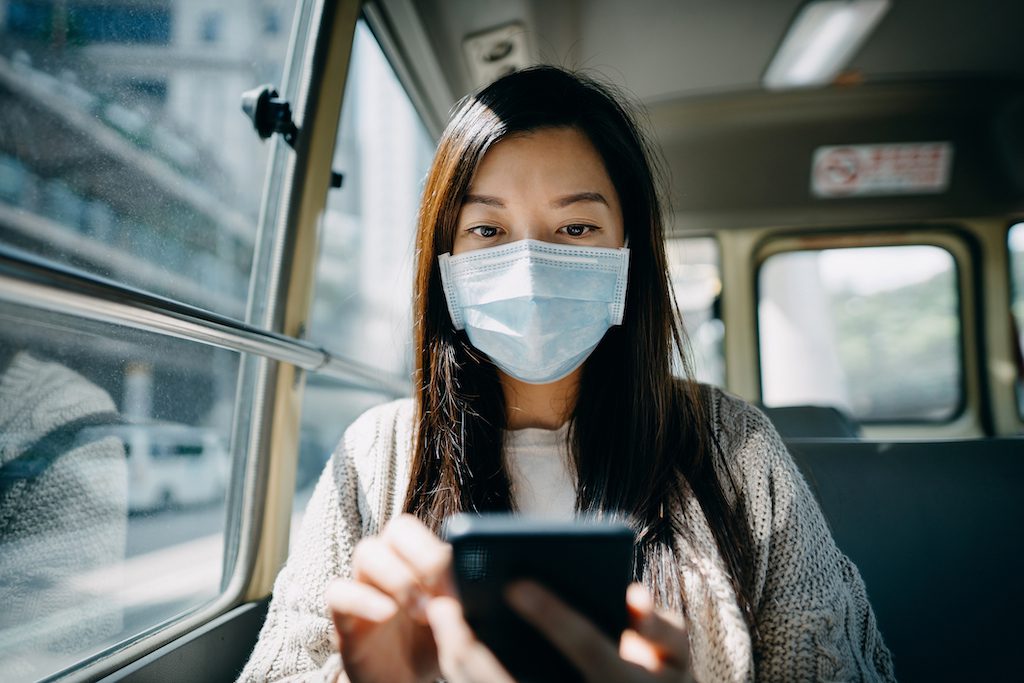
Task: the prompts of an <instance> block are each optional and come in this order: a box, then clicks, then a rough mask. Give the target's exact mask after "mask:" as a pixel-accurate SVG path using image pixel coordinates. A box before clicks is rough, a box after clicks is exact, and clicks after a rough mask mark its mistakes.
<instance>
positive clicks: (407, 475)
mask: <svg viewBox="0 0 1024 683" xmlns="http://www.w3.org/2000/svg"><path fill="white" fill-rule="evenodd" d="M649 159H650V156H649V155H648V154H647V151H646V146H645V143H644V141H643V138H642V137H641V135H640V133H639V131H638V129H637V127H636V126H635V124H634V123H633V122H632V120H631V117H630V116H629V114H628V113H627V112H626V110H625V109H624V107H623V105H622V104H620V102H619V100H618V99H617V98H616V97H615V96H613V95H612V94H611V93H610V92H609V91H608V90H607V89H606V88H605V87H603V86H601V85H598V84H597V83H594V82H592V81H590V80H588V79H585V78H582V77H579V76H576V75H572V74H569V73H567V72H564V71H562V70H559V69H555V68H551V67H539V68H535V69H529V70H526V71H521V72H518V73H516V74H513V75H510V76H506V77H504V78H502V79H500V80H499V81H497V82H495V83H493V84H492V85H490V86H488V87H487V88H485V89H484V90H483V91H482V92H480V93H479V94H478V95H476V96H475V97H472V98H469V99H467V100H466V101H464V102H463V104H462V106H461V107H460V108H459V109H458V111H457V112H456V113H455V114H454V116H453V118H452V120H451V122H450V124H449V126H448V128H447V129H446V131H445V132H444V134H443V135H442V138H441V141H440V144H439V146H438V150H437V155H436V157H435V160H434V163H433V166H432V168H431V171H430V173H429V175H428V178H427V182H426V187H425V190H424V197H423V204H422V208H421V212H420V217H419V232H418V237H417V248H418V261H417V272H416V284H415V305H414V309H415V310H414V320H415V343H414V348H415V350H416V375H415V387H416V395H415V396H414V397H413V399H412V400H404V401H398V402H395V403H391V404H388V405H385V406H380V407H378V408H375V409H373V410H371V411H369V412H368V413H367V414H366V415H364V416H363V417H362V418H360V419H359V420H358V421H357V422H356V423H355V424H353V425H352V426H351V427H350V428H349V430H348V431H347V432H346V435H345V438H344V439H343V440H342V443H341V445H340V446H339V448H338V450H337V451H336V452H335V454H334V456H333V458H332V460H331V463H330V464H329V465H328V467H327V469H326V471H325V473H324V476H323V477H322V478H321V481H320V483H319V485H318V487H317V490H316V493H315V494H314V496H313V498H312V500H311V501H310V504H309V509H308V512H307V515H306V518H305V522H304V528H303V531H302V533H301V535H300V538H299V540H298V547H297V549H296V550H295V551H294V553H293V555H292V557H291V558H290V559H289V561H288V564H287V565H286V567H285V568H284V569H283V570H282V571H281V574H280V576H279V577H278V580H277V582H276V584H275V589H274V600H273V602H272V604H271V607H270V611H269V614H268V617H267V622H266V624H265V625H264V629H263V632H262V633H261V636H260V642H259V644H258V645H257V647H256V650H255V651H254V653H253V657H252V659H251V660H250V662H249V664H248V665H247V667H246V669H245V671H244V672H243V674H242V679H244V680H263V679H266V678H280V677H285V676H289V675H296V674H302V675H301V676H300V677H301V678H309V679H312V680H322V679H326V680H332V679H333V678H334V677H336V676H338V673H339V669H340V668H341V667H342V666H344V669H345V672H344V673H343V674H341V675H342V676H343V677H348V678H349V679H351V680H353V681H402V680H408V681H429V680H433V679H434V678H436V677H438V676H444V677H446V678H448V679H449V680H453V681H462V680H465V681H477V680H479V681H497V680H507V675H506V674H504V672H503V671H502V669H501V667H500V665H499V664H498V663H497V662H496V661H495V660H494V658H493V656H491V654H490V653H489V652H488V651H487V650H486V648H484V647H483V646H482V645H480V644H479V643H478V642H476V641H475V639H474V638H473V636H472V633H471V631H470V630H469V629H468V628H467V627H466V625H465V622H464V620H463V619H462V616H461V610H460V608H459V605H458V602H457V600H455V599H454V598H453V597H452V590H451V586H450V584H449V581H448V578H447V577H448V569H449V553H448V549H447V546H445V545H444V544H443V543H441V542H440V541H438V540H437V539H436V537H435V536H434V535H433V534H432V533H431V532H436V531H437V530H438V528H439V527H440V525H441V523H442V521H443V520H444V518H445V517H446V516H448V515H449V514H452V513H455V512H457V511H461V510H475V511H497V510H519V511H521V512H529V513H535V514H547V515H555V516H569V515H572V514H574V513H576V512H593V511H606V512H607V511H615V512H618V513H623V514H625V515H626V516H627V517H628V518H629V519H631V520H632V523H633V524H634V525H635V528H636V531H637V534H638V539H639V540H638V553H637V555H638V566H637V567H636V577H637V579H638V582H639V584H638V585H635V586H633V587H631V590H630V592H629V594H628V596H627V597H628V603H629V607H630V613H631V617H632V619H633V625H632V626H633V628H632V629H631V630H629V631H627V632H626V634H625V635H624V636H623V640H622V642H621V643H610V642H608V641H607V640H605V639H604V638H603V637H602V636H600V635H599V634H597V633H596V632H595V631H594V630H593V629H592V628H591V627H590V626H589V624H587V623H586V621H585V620H583V619H582V618H580V617H579V616H578V615H576V614H574V613H573V612H572V611H571V610H568V609H567V608H566V607H565V606H564V605H563V604H562V603H560V602H559V601H558V600H557V598H555V597H554V596H551V595H549V594H547V593H545V592H544V591H543V590H542V589H540V588H539V587H537V586H534V585H531V584H525V585H518V586H514V587H513V588H512V589H511V591H510V594H509V599H510V602H511V604H512V605H513V607H515V608H516V609H518V610H519V611H520V612H521V613H522V614H523V616H524V617H525V618H526V619H528V620H529V621H532V622H533V623H535V624H536V625H537V626H538V628H540V629H541V630H542V631H543V632H545V633H546V634H547V635H548V636H549V637H551V638H552V639H553V641H554V642H555V645H556V646H558V647H560V648H561V649H562V650H563V651H564V652H565V653H566V655H567V656H568V657H569V659H570V660H571V661H573V662H575V663H577V665H579V666H580V668H581V670H582V672H583V674H584V676H585V677H586V678H587V680H589V681H604V680H690V679H691V678H693V677H695V678H696V679H697V680H701V681H716V680H751V679H753V678H754V677H755V676H756V677H757V678H760V679H765V680H787V681H795V680H822V679H830V680H849V679H854V678H856V679H868V680H889V679H892V677H893V675H892V665H891V662H890V657H889V653H888V651H887V650H886V649H885V646H884V645H883V644H882V641H881V637H880V635H879V634H878V631H877V628H876V626H875V621H874V616H873V614H872V612H871V608H870V606H869V605H868V602H867V598H866V595H865V592H864V586H863V583H862V581H861V579H860V576H859V575H858V573H857V570H856V568H854V567H853V566H852V564H851V563H850V562H849V560H847V558H846V557H844V556H843V555H842V553H840V552H839V551H838V549H837V548H836V547H835V544H834V543H833V541H832V539H831V537H830V535H829V532H828V529H827V526H826V524H825V522H824V520H823V518H822V516H821V512H820V510H819V509H818V507H817V504H816V503H815V501H814V498H813V497H812V495H811V494H810V492H809V491H808V489H807V486H806V484H805V483H804V481H803V479H802V478H801V477H800V475H799V473H798V471H797V469H796V467H795V465H794V464H793V461H792V460H791V458H790V457H789V455H788V453H787V452H786V450H785V447H784V446H783V445H782V443H781V441H780V439H779V437H778V435H777V434H776V433H775V431H774V430H773V428H772V427H771V425H770V424H769V422H768V421H767V420H766V419H765V418H764V416H763V415H762V414H761V413H760V412H758V411H757V410H755V409H754V408H752V407H750V406H749V405H747V404H745V403H743V402H742V401H740V400H738V399H736V398H733V397H730V396H727V395H725V394H724V393H722V392H721V391H718V390H716V389H712V388H708V387H702V386H700V385H698V384H696V383H695V382H693V381H692V380H680V379H677V378H675V377H674V376H673V372H672V370H673V367H678V366H677V365H676V364H675V363H674V361H673V358H674V357H677V356H681V355H684V354H681V353H679V351H680V350H681V349H683V348H684V347H683V334H682V331H681V329H680V328H679V325H678V322H677V321H678V317H677V316H676V315H675V314H674V313H675V309H674V306H673V303H672V298H671V294H670V289H669V285H668V278H667V274H666V261H665V252H664V247H663V230H662V222H661V216H662V213H661V209H660V206H659V199H658V191H657V188H656V184H655V181H654V175H655V174H654V173H653V170H652V167H651V165H650V161H649ZM684 367H685V364H684ZM403 512H404V513H408V514H405V515H403V514H401V513H403ZM336 577H341V578H340V579H339V580H335V579H336ZM655 606H656V607H655ZM332 626H333V628H332ZM332 640H333V641H334V643H335V646H332V644H331V641H332ZM336 647H340V650H341V655H340V657H339V655H338V654H332V650H334V649H336ZM342 661H343V662H344V664H343V665H342Z"/></svg>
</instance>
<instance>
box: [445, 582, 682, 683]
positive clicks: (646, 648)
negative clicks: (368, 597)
mask: <svg viewBox="0 0 1024 683" xmlns="http://www.w3.org/2000/svg"><path fill="white" fill-rule="evenodd" d="M508 600H509V604H511V605H512V607H513V608H514V609H515V610H516V611H517V612H519V614H520V615H521V616H522V617H523V618H524V619H526V620H527V621H528V622H530V623H531V624H532V625H533V626H534V627H535V628H536V629H537V630H538V631H540V632H541V633H543V634H544V635H545V636H546V637H547V638H548V639H549V640H550V641H551V642H552V643H553V644H554V645H555V647H557V648H558V649H559V650H561V651H562V653H563V654H564V655H565V656H566V658H567V659H568V660H569V661H570V662H572V663H573V664H574V665H575V666H576V667H577V668H578V669H579V670H580V671H581V672H582V673H583V677H584V678H585V679H586V680H587V681H588V683H600V682H604V681H616V682H624V683H625V682H629V683H632V682H634V681H636V682H637V683H654V682H666V681H679V682H684V681H685V682H691V681H693V675H692V672H691V671H690V642H689V637H688V636H687V633H686V626H685V625H684V624H683V621H682V618H679V617H671V616H666V615H661V614H659V613H658V612H656V611H655V610H654V603H653V601H652V600H651V597H650V595H649V594H648V593H647V590H646V589H645V588H644V587H643V586H640V585H639V584H633V585H632V586H630V587H629V590H628V591H627V593H626V604H627V606H628V608H629V614H630V623H631V627H632V628H630V629H628V630H627V631H625V632H624V633H623V634H622V639H621V640H620V642H619V643H618V646H616V644H615V643H613V642H612V641H610V640H608V638H607V636H605V635H604V634H603V633H601V632H600V631H598V630H597V628H595V627H594V625H593V624H591V623H590V622H589V621H588V620H587V619H586V618H584V617H583V616H581V615H580V614H578V613H577V612H576V611H574V610H572V609H571V608H569V607H568V606H566V604H565V603H563V602H562V601H561V600H559V599H558V598H556V597H555V596H554V595H552V594H551V593H549V592H548V591H546V590H544V589H543V588H541V587H540V586H538V585H537V584H534V583H531V582H525V581H524V582H520V583H518V584H515V585H514V586H512V587H511V588H510V589H509V592H508ZM427 617H428V619H429V620H430V626H431V628H432V629H433V631H434V640H435V642H436V644H437V653H438V659H439V661H440V667H441V671H442V673H443V675H444V676H445V678H447V679H448V680H449V681H450V682H451V683H485V682H486V683H491V682H494V683H512V678H511V677H510V676H509V674H508V672H506V671H505V669H504V668H503V667H502V666H501V664H500V663H499V662H498V661H497V659H496V658H495V657H494V655H493V654H492V653H491V651H490V650H488V649H487V647H485V646H484V645H483V644H481V643H480V642H479V641H478V640H477V639H476V637H475V636H474V635H473V632H472V631H471V630H470V628H469V626H468V625H466V622H465V620H464V619H463V616H462V608H461V606H460V605H459V602H458V601H457V600H455V599H454V598H451V597H447V596H443V597H438V598H434V599H432V600H431V601H430V602H429V604H428V605H427Z"/></svg>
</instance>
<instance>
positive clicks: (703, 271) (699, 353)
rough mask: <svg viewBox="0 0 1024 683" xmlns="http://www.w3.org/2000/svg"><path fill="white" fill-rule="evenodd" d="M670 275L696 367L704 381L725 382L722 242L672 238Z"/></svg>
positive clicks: (669, 243) (668, 244) (668, 242)
mask: <svg viewBox="0 0 1024 683" xmlns="http://www.w3.org/2000/svg"><path fill="white" fill-rule="evenodd" d="M665 250H666V256H667V257H668V270H669V278H670V280H671V282H672V289H673V292H674V294H675V297H676V304H677V305H678V306H679V311H680V313H681V314H682V316H683V327H684V329H685V330H686V334H687V336H688V338H689V344H690V353H691V354H692V362H693V370H694V373H695V374H696V376H697V379H699V380H700V381H701V382H707V383H708V384H714V385H717V386H725V350H724V348H723V342H724V339H725V326H724V325H723V323H722V311H721V300H722V299H721V296H722V275H721V261H720V258H719V251H718V242H717V241H716V240H715V239H714V238H713V237H681V238H670V239H668V240H666V243H665Z"/></svg>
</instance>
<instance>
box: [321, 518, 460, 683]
mask: <svg viewBox="0 0 1024 683" xmlns="http://www.w3.org/2000/svg"><path fill="white" fill-rule="evenodd" d="M450 572H451V546H449V545H447V544H446V543H443V542H441V541H440V540H439V539H438V538H437V537H436V536H435V535H434V534H433V533H432V532H431V531H430V530H429V529H428V528H427V527H426V526H424V525H423V523H422V522H420V521H419V520H418V519H416V518H415V517H413V516H412V515H401V516H399V517H396V518H395V519H393V520H392V521H391V522H389V523H388V524H387V526H385V527H384V530H383V532H382V533H381V534H380V536H374V537H370V538H365V539H363V540H362V541H360V542H359V544H358V545H357V546H356V548H355V551H354V555H353V558H352V580H350V581H348V580H338V581H335V582H333V583H332V584H331V585H330V587H329V588H328V590H327V606H328V608H329V610H330V612H331V618H332V619H333V621H334V628H335V636H336V637H337V639H338V647H339V649H340V651H341V657H342V662H343V663H344V666H345V673H346V675H347V676H348V679H349V680H350V681H352V682H353V683H375V682H377V681H380V682H382V683H418V682H420V681H433V680H434V679H436V678H437V677H438V676H439V675H440V669H439V667H438V662H437V650H436V648H435V645H434V637H433V635H432V633H431V630H430V627H429V626H428V625H427V621H426V617H425V614H424V611H423V606H424V605H425V604H426V602H427V600H428V599H430V598H432V597H436V596H440V595H452V594H453V591H452V586H451V579H450Z"/></svg>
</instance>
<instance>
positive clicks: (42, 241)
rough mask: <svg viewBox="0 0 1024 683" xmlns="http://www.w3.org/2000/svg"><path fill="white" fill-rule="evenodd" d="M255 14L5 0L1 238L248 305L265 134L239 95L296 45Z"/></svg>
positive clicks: (135, 279)
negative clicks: (248, 115) (197, 54)
mask: <svg viewBox="0 0 1024 683" xmlns="http://www.w3.org/2000/svg"><path fill="white" fill-rule="evenodd" d="M262 4H263V5H265V6H266V11H270V10H271V9H272V10H274V11H275V12H276V16H279V17H290V16H291V15H292V14H293V11H292V9H293V7H294V5H295V0H276V1H274V0H268V1H267V2H264V3H262ZM251 12H252V8H251V7H250V4H249V3H218V2H213V1H212V0H208V1H206V2H202V1H197V2H187V3H186V2H169V1H165V2H160V1H156V2H151V1H148V0H147V1H145V2H143V1H141V0H129V1H125V0H107V1H105V2H104V1H101V0H96V1H90V2H41V1H39V0H9V1H8V2H0V96H2V98H3V102H4V106H3V107H0V130H2V131H4V134H3V135H0V242H2V243H3V244H6V245H10V246H15V247H18V248H21V249H24V250H28V251H31V252H34V253H36V254H40V255H42V256H45V257H48V258H51V259H55V260H58V261H60V262H63V263H67V264H70V265H73V266H76V267H79V268H83V269H86V270H88V271H91V272H93V273H96V274H99V275H103V276H105V277H110V278H113V279H116V280H119V281H122V282H126V283H128V284H131V285H134V286H137V287H141V288H144V289H147V290H150V291H153V292H156V293H158V294H162V295H166V296H170V297H172V298H175V299H178V300H181V301H184V302H186V303H190V304H194V305H198V306H201V307H203V308H208V309H212V310H215V311H217V312H219V313H226V314H229V315H232V316H235V317H241V316H242V315H243V313H244V310H245V297H246V294H247V291H248V280H249V271H250V267H251V263H252V252H253V249H254V244H255V226H256V220H257V214H258V211H259V204H260V191H261V188H262V186H263V177H264V175H265V168H266V159H267V151H268V149H269V146H267V145H264V144H261V143H260V141H259V139H258V138H257V137H256V136H255V134H254V133H253V131H252V129H251V126H250V125H249V124H248V122H247V121H246V119H245V117H243V116H242V115H241V114H240V113H239V110H238V102H239V95H240V94H241V92H242V91H244V90H245V89H247V88H251V87H253V86H254V85H256V84H258V83H261V82H268V81H270V82H275V83H280V79H281V73H282V65H283V62H284V57H285V50H286V47H287V45H286V43H287V31H285V30H281V31H279V32H277V33H267V32H265V31H264V26H263V24H262V22H260V21H254V20H253V19H252V17H251V16H250V14H251ZM197 26H198V28H196V27H197ZM198 48H201V49H202V55H203V57H202V62H203V64H202V68H196V62H195V59H196V57H195V51H196V49H198Z"/></svg>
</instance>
